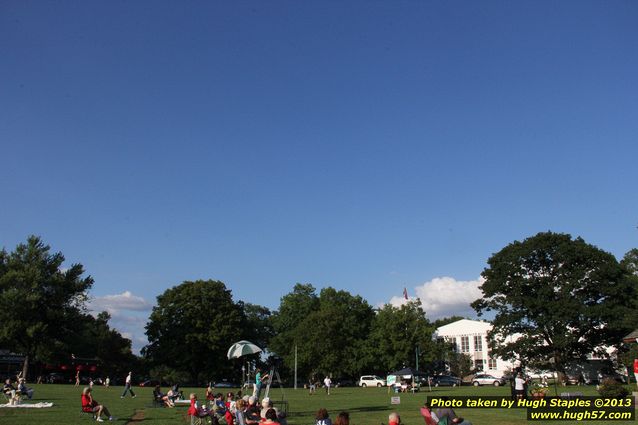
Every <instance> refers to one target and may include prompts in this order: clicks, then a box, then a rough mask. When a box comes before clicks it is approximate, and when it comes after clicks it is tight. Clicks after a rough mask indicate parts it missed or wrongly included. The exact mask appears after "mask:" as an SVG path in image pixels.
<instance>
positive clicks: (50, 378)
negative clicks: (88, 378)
mask: <svg viewBox="0 0 638 425" xmlns="http://www.w3.org/2000/svg"><path fill="white" fill-rule="evenodd" d="M44 382H47V383H49V384H66V383H68V382H69V380H68V378H67V377H65V376H64V375H63V374H61V373H57V372H53V373H49V374H48V375H47V376H46V377H45V378H44Z"/></svg>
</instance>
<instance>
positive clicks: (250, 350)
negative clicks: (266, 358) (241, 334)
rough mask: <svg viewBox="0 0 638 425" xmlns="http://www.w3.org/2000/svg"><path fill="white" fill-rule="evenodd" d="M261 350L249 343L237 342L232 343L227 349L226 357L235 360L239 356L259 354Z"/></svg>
mask: <svg viewBox="0 0 638 425" xmlns="http://www.w3.org/2000/svg"><path fill="white" fill-rule="evenodd" d="M260 352H261V348H259V347H257V346H256V345H255V344H253V343H252V342H250V341H239V342H236V343H234V344H233V345H231V346H230V348H229V349H228V354H226V355H227V357H228V358H229V359H236V358H239V357H241V356H246V355H248V354H255V353H260Z"/></svg>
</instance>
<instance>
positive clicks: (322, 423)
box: [315, 407, 332, 425]
mask: <svg viewBox="0 0 638 425" xmlns="http://www.w3.org/2000/svg"><path fill="white" fill-rule="evenodd" d="M315 425H332V421H331V420H330V416H329V415H328V410H326V408H324V407H322V408H321V409H319V410H318V411H317V415H316V416H315Z"/></svg>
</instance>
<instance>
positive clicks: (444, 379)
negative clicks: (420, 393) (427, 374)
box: [432, 375, 461, 387]
mask: <svg viewBox="0 0 638 425" xmlns="http://www.w3.org/2000/svg"><path fill="white" fill-rule="evenodd" d="M432 383H433V384H434V386H435V387H444V386H448V387H456V386H460V385H461V378H457V377H456V376H449V375H437V376H434V377H432Z"/></svg>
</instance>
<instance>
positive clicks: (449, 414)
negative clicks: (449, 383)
mask: <svg viewBox="0 0 638 425" xmlns="http://www.w3.org/2000/svg"><path fill="white" fill-rule="evenodd" d="M447 399H448V397H447V396H443V397H441V400H447ZM436 416H438V417H439V424H443V425H452V424H454V425H472V422H470V421H466V420H465V419H463V418H461V417H459V416H456V412H455V411H454V409H452V408H451V407H444V408H441V409H436Z"/></svg>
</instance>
